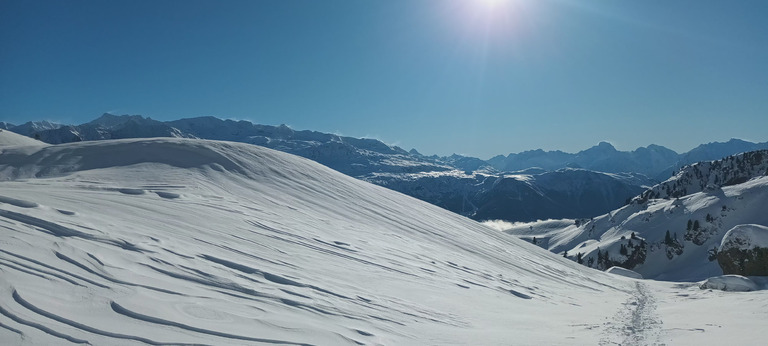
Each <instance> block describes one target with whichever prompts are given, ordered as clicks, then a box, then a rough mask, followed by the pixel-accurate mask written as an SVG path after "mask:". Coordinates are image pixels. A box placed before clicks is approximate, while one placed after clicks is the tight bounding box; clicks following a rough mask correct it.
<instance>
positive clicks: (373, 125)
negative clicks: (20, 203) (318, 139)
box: [0, 0, 768, 158]
mask: <svg viewBox="0 0 768 346" xmlns="http://www.w3.org/2000/svg"><path fill="white" fill-rule="evenodd" d="M104 112H113V113H117V114H142V115H145V116H149V117H152V118H153V119H158V120H172V119H177V118H182V117H194V116H203V115H214V116H218V117H221V118H231V119H245V120H250V121H253V122H256V123H262V124H272V125H276V124H281V123H285V124H288V125H290V126H291V127H293V128H295V129H311V130H318V131H323V132H335V133H339V134H343V135H348V136H355V137H362V136H367V137H374V138H378V139H381V140H383V141H385V142H387V143H390V144H397V145H400V146H402V147H404V148H406V149H410V148H413V147H415V148H417V149H418V150H420V151H421V152H423V153H426V154H433V153H437V154H450V153H454V152H456V153H463V154H468V155H474V156H478V157H481V158H489V157H491V156H493V155H495V154H506V153H509V152H519V151H522V150H527V149H535V148H543V149H547V150H550V149H562V150H565V151H570V152H575V151H578V150H581V149H585V148H587V147H589V146H591V145H594V144H596V143H597V142H599V141H601V140H607V141H610V142H612V143H613V144H614V145H615V146H617V147H618V148H619V149H624V150H627V149H634V148H636V147H638V146H645V145H647V144H651V143H655V144H660V145H664V146H667V147H670V148H672V149H674V150H677V151H685V150H689V149H691V148H693V147H694V146H695V145H697V144H700V143H706V142H710V141H724V140H728V139H729V138H731V137H737V138H743V139H747V140H753V141H766V140H768V1H765V0H740V1H727V0H722V1H719V0H706V1H701V0H643V1H629V0H626V1H623V0H615V1H594V0H508V1H504V0H496V1H493V0H475V1H473V0H461V1H460V0H434V1H427V0H386V1H384V0H382V1H374V0H370V1H363V0H347V1H334V0H323V1H312V0H306V1H293V0H274V1H266V0H264V1H260V0H249V1H229V0H228V1H194V0H192V1H190V0H183V1H168V0H159V1H141V0H130V1H82V0H67V1H60V0H55V1H15V0H2V1H0V121H8V122H12V123H16V124H18V123H23V122H26V121H29V120H43V119H46V120H54V121H59V122H64V123H76V124H79V123H82V122H86V121H90V120H92V119H93V118H96V117H98V116H100V115H101V114H102V113H104Z"/></svg>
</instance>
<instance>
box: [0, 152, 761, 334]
mask: <svg viewBox="0 0 768 346" xmlns="http://www.w3.org/2000/svg"><path fill="white" fill-rule="evenodd" d="M0 180H2V182H0V344H3V345H6V344H8V345H13V344H40V345H50V344H65V343H91V344H94V345H121V344H138V345H140V344H211V345H223V344H231V345H242V344H262V343H263V344H318V345H344V344H350V345H354V344H369V345H376V344H386V345H403V344H412V345H447V344H463V345H542V344H547V345H573V344H584V345H595V344H602V345H610V344H617V343H621V344H624V345H645V344H662V343H667V344H674V345H680V344H703V343H713V342H717V341H722V342H726V341H727V342H729V343H735V344H764V342H765V340H766V334H765V331H764V328H761V327H763V326H764V325H765V323H766V322H768V299H766V298H768V296H767V295H766V294H765V293H764V292H765V291H758V292H749V293H738V294H736V293H726V292H715V291H708V290H700V289H699V288H698V287H697V286H696V285H695V284H690V285H688V284H674V285H673V284H668V283H658V282H648V281H637V280H631V279H626V278H622V277H617V276H612V275H609V274H606V273H601V272H598V271H595V270H590V269H587V268H585V267H583V266H581V265H578V264H576V263H574V262H572V261H570V260H566V259H563V258H561V257H559V256H556V255H553V254H551V253H549V252H547V251H545V250H543V249H540V248H538V247H535V246H532V245H530V244H528V243H526V242H524V241H521V240H518V239H516V238H514V237H511V236H509V235H506V234H503V233H500V232H497V231H494V230H491V229H490V228H487V227H485V226H483V225H481V224H479V223H476V222H474V221H471V220H469V219H466V218H463V217H460V216H457V215H455V214H452V213H450V212H447V211H445V210H443V209H440V208H437V207H434V206H431V205H429V204H427V203H424V202H421V201H418V200H416V199H413V198H410V197H406V196H404V195H401V194H399V193H396V192H392V191H389V190H386V189H384V188H381V187H377V186H374V185H371V184H368V183H365V182H362V181H359V180H355V179H353V178H350V177H347V176H344V175H342V174H340V173H337V172H335V171H332V170H330V169H327V168H325V167H323V166H321V165H318V164H316V163H313V162H311V161H309V160H305V159H301V158H298V157H295V156H292V155H288V154H284V153H279V152H276V151H272V150H269V149H263V148H260V147H256V146H252V145H247V144H237V143H225V142H212V141H201V140H180V139H141V140H118V141H101V142H84V143H74V144H67V145H58V146H47V147H15V146H14V147H4V148H0ZM734 340H735V341H734Z"/></svg>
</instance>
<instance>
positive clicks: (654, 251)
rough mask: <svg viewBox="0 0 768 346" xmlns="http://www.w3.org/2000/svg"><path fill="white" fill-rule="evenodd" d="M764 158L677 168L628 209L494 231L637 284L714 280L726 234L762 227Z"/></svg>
mask: <svg viewBox="0 0 768 346" xmlns="http://www.w3.org/2000/svg"><path fill="white" fill-rule="evenodd" d="M766 154H767V153H766V152H765V151H757V152H749V153H744V154H740V155H734V156H731V157H728V158H725V159H723V160H719V161H711V162H702V163H699V164H695V165H692V166H688V167H685V168H684V169H683V170H681V171H680V172H679V173H678V174H677V175H675V177H673V178H670V179H669V180H667V181H666V182H664V183H661V184H659V185H656V186H654V187H653V188H651V189H649V190H647V191H646V192H644V193H643V194H642V195H641V196H638V197H637V198H635V199H633V200H632V202H631V203H630V204H629V205H626V206H624V207H622V208H620V209H617V210H615V211H612V212H610V213H608V214H605V215H602V216H599V217H595V218H592V219H576V220H571V221H559V222H558V221H547V222H538V223H531V224H517V225H514V226H511V227H505V226H501V228H502V229H505V230H506V231H507V232H508V233H511V234H515V235H517V236H520V237H523V238H524V239H527V240H529V241H531V242H533V238H534V237H535V238H536V242H537V244H538V245H540V246H542V247H545V248H547V249H549V250H551V251H553V252H556V253H561V254H564V253H565V252H567V256H568V257H569V258H572V259H574V260H576V261H577V262H579V263H582V264H584V265H587V266H590V267H594V268H598V269H607V268H608V267H611V266H614V265H618V266H622V267H625V268H627V269H632V270H634V271H636V272H639V273H640V274H642V275H643V276H644V277H645V278H654V279H660V280H680V281H682V280H702V279H704V278H706V277H709V276H715V275H720V274H722V270H721V268H720V267H719V266H718V263H717V261H716V259H717V253H718V248H719V247H720V244H721V241H722V239H723V237H724V236H725V234H726V232H728V230H730V229H731V228H733V227H735V226H738V225H742V224H760V225H768V213H766V209H765V206H766V205H768V176H765V172H766V169H768V160H767V159H766ZM658 197H664V198H666V199H664V198H662V199H658Z"/></svg>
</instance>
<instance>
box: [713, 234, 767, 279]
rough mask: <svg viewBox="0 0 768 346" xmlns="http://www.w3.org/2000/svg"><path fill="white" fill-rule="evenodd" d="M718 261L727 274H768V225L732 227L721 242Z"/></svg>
mask: <svg viewBox="0 0 768 346" xmlns="http://www.w3.org/2000/svg"><path fill="white" fill-rule="evenodd" d="M717 261H718V263H719V264H720V267H721V268H723V273H725V274H739V275H747V276H768V227H766V226H762V225H755V224H748V225H738V226H735V227H733V228H731V229H730V230H729V231H728V232H727V233H726V234H725V236H724V237H723V240H722V241H721V242H720V248H719V249H718V254H717Z"/></svg>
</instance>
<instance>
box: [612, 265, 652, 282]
mask: <svg viewBox="0 0 768 346" xmlns="http://www.w3.org/2000/svg"><path fill="white" fill-rule="evenodd" d="M605 272H606V273H611V274H614V275H621V276H626V277H628V278H633V279H642V278H643V276H642V275H641V274H640V273H638V272H636V271H634V270H629V269H626V268H622V267H616V266H614V267H610V268H608V269H606V270H605Z"/></svg>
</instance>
